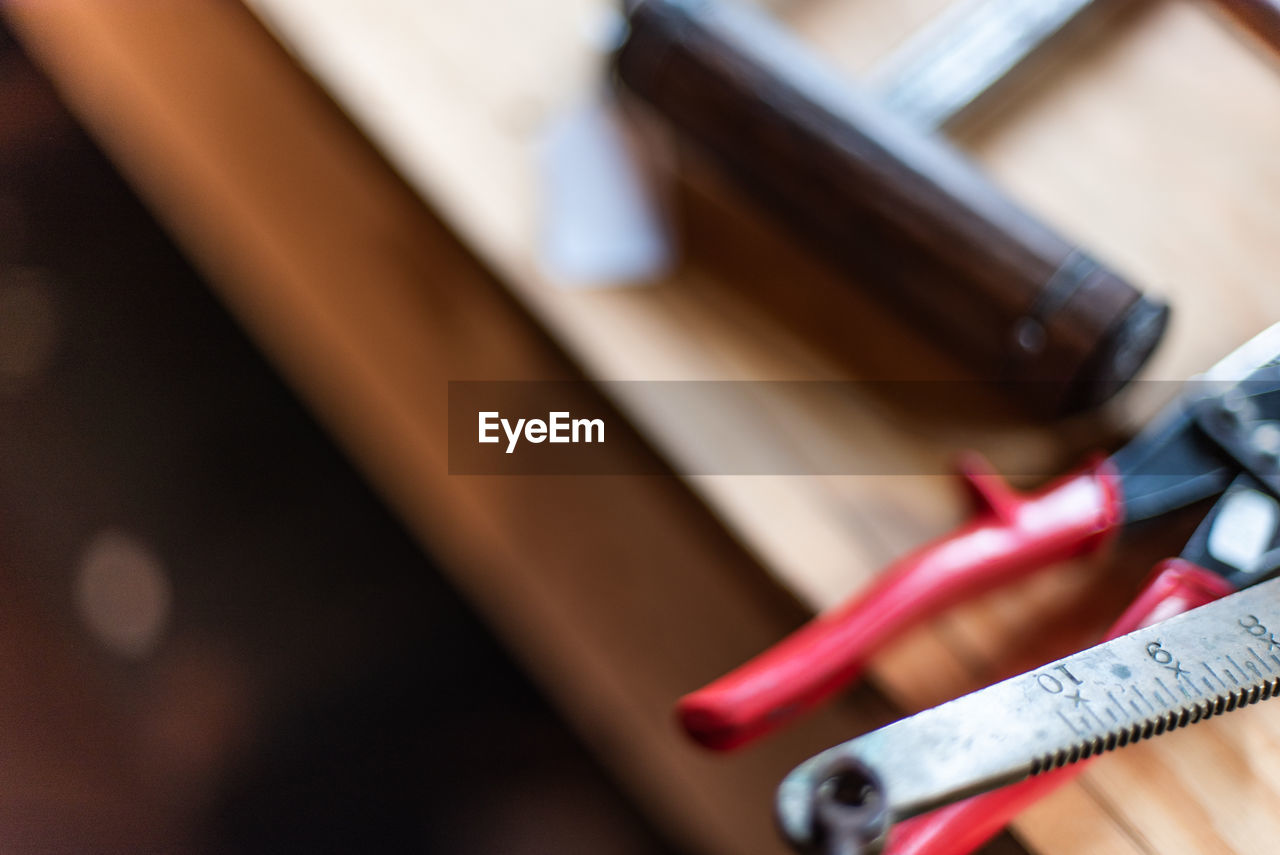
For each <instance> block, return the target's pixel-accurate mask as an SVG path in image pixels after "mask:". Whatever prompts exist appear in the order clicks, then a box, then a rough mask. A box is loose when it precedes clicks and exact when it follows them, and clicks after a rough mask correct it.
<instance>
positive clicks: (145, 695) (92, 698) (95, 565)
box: [0, 33, 672, 855]
mask: <svg viewBox="0 0 1280 855" xmlns="http://www.w3.org/2000/svg"><path fill="white" fill-rule="evenodd" d="M95 574H96V575H95ZM95 579H96V580H97V582H96V583H95V582H94V580H95ZM103 580H105V581H103ZM104 621H105V622H106V626H107V628H106V629H103V626H102V624H103V622H104ZM112 627H115V629H114V630H113V629H112ZM113 632H114V633H115V634H114V635H113ZM0 849H3V850H4V851H8V852H32V851H38V852H84V851H95V852H147V851H166V852H175V851H210V852H273V853H279V852H317V853H323V852H449V853H471V852H476V853H480V852H485V853H511V855H521V853H577V852H583V853H588V852H589V853H592V855H610V853H624V855H641V853H659V852H670V851H672V850H671V849H670V848H669V847H668V846H667V845H666V844H665V843H664V842H663V841H662V840H661V839H660V838H659V837H658V836H657V835H656V834H655V833H654V831H653V830H652V829H650V828H649V827H647V826H646V825H645V824H644V822H643V821H642V820H641V819H640V817H639V816H638V815H637V814H636V813H635V812H634V811H633V810H632V809H631V808H630V806H629V805H628V804H627V802H626V801H625V799H624V798H623V796H622V795H621V794H620V793H619V792H618V791H617V790H616V788H615V787H614V785H613V783H612V782H611V780H610V779H609V778H608V777H607V776H606V775H605V774H604V773H603V771H602V770H601V769H599V768H598V767H597V766H596V765H595V764H594V762H593V760H592V759H591V758H590V756H589V755H588V754H587V753H586V751H585V750H584V749H583V747H582V746H581V745H580V744H579V743H578V742H577V741H576V739H575V737H574V736H573V735H572V734H571V733H570V732H569V731H568V730H567V729H566V727H565V726H564V724H563V723H562V722H561V721H560V720H559V719H558V718H557V717H556V715H555V714H554V713H553V712H552V711H551V710H550V708H549V707H548V706H547V704H546V703H545V701H544V700H543V699H542V698H541V697H540V696H539V695H538V693H537V692H536V691H535V690H534V689H533V688H532V687H531V685H530V684H529V683H528V682H527V680H526V679H525V678H524V677H523V675H522V674H521V673H520V671H519V670H518V669H517V668H516V667H515V666H514V665H513V663H512V661H511V660H510V659H509V658H508V656H507V655H506V654H505V652H504V651H502V650H501V649H500V648H499V647H498V645H497V644H495V642H494V641H493V640H492V639H491V638H490V636H489V635H488V633H487V632H486V630H485V629H484V627H483V626H482V625H481V624H480V623H479V622H478V621H477V620H476V618H475V617H474V616H473V615H472V613H471V612H470V611H469V610H468V609H467V607H466V606H465V605H464V604H463V603H462V602H461V601H460V600H459V598H458V597H457V596H456V595H455V594H454V592H453V591H451V590H450V589H449V588H448V586H447V585H446V584H445V583H444V582H443V581H442V579H441V577H440V575H439V573H438V572H437V570H436V568H435V567H434V566H433V564H432V561H431V559H430V558H429V557H428V556H425V555H424V554H423V552H422V550H420V549H419V548H418V546H417V545H416V544H415V543H413V542H412V541H411V540H410V538H409V537H408V536H407V535H406V534H405V532H404V531H403V530H402V529H401V528H400V527H399V525H398V524H397V523H396V522H395V521H394V520H393V519H391V518H390V517H389V515H388V514H387V512H386V511H385V510H384V508H383V507H382V505H381V504H380V503H379V502H378V500H377V499H376V498H375V497H374V496H373V495H372V494H371V493H370V492H369V491H368V489H367V488H366V487H365V486H364V484H363V482H362V481H361V479H360V478H359V477H358V475H357V474H356V473H355V472H353V471H352V469H351V467H350V466H349V465H348V463H347V462H346V461H345V460H344V459H343V458H342V457H341V456H340V454H339V453H338V452H337V451H336V450H335V449H334V447H333V446H332V444H331V443H330V442H329V441H328V439H327V438H326V437H325V436H324V435H323V434H322V433H321V432H320V430H319V429H318V428H317V427H316V425H315V424H314V423H313V422H312V421H311V419H310V417H309V416H308V415H307V413H306V412H305V411H304V410H303V409H302V408H301V407H300V405H299V404H298V402H297V401H296V400H295V399H294V397H293V396H292V395H291V394H290V392H289V390H288V389H286V388H285V387H284V386H283V385H282V384H281V383H280V381H279V380H278V379H277V378H276V376H275V375H274V374H273V372H272V371H271V370H270V368H269V367H268V366H267V365H266V364H265V363H264V362H263V360H262V358H261V357H260V356H259V355H258V353H257V352H256V351H255V350H254V349H253V347H252V346H251V345H250V344H249V343H248V342H247V340H246V339H245V338H244V336H243V335H242V334H241V333H240V331H239V330H238V328H237V327H236V326H235V324H234V323H233V322H232V320H231V319H230V318H229V317H228V316H227V315H226V313H225V312H224V311H223V309H222V308H221V306H220V305H219V304H218V303H216V301H215V300H214V299H213V298H212V297H211V296H210V294H209V292H208V290H207V288H206V287H205V285H204V284H203V283H202V282H201V280H200V277H199V276H198V275H197V274H196V273H195V272H193V271H192V270H191V268H190V267H189V266H188V265H187V263H186V262H185V261H184V260H183V258H182V257H181V256H180V254H179V253H178V252H177V251H176V250H175V249H174V247H173V246H172V244H171V243H170V242H169V240H168V239H167V238H166V236H165V235H164V234H163V233H162V232H161V230H160V229H159V228H158V227H157V225H156V224H155V222H154V221H153V220H152V219H151V218H150V217H149V215H148V214H147V212H146V211H145V210H144V209H143V208H142V206H141V205H140V204H139V203H138V202H137V200H136V199H135V198H134V197H133V196H132V194H131V193H130V192H129V190H128V189H127V188H126V187H125V186H124V184H123V183H122V182H121V180H120V179H119V178H118V176H117V175H116V174H115V172H114V170H113V169H112V168H111V167H110V165H109V164H108V163H107V162H106V161H105V159H104V158H103V157H102V156H101V155H100V154H99V152H98V151H97V150H96V148H95V147H94V146H93V145H92V144H91V143H90V142H89V141H88V140H87V139H86V137H85V136H84V135H83V134H82V133H81V132H80V130H79V129H78V128H77V127H76V126H75V125H74V123H73V122H72V120H71V119H70V117H68V116H67V115H66V114H65V112H63V110H62V109H61V107H60V106H59V105H58V104H57V101H56V97H55V96H54V94H53V93H52V92H51V91H50V90H49V89H48V88H47V86H46V84H45V83H44V81H43V80H42V79H40V78H39V76H38V75H37V74H36V72H35V71H34V70H33V69H32V67H31V66H30V65H29V63H28V62H27V61H26V59H25V58H24V57H23V56H22V54H21V53H20V51H19V50H18V48H17V47H16V46H15V45H14V43H13V42H12V40H11V39H10V37H9V36H8V34H7V33H0Z"/></svg>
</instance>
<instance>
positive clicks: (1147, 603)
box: [885, 558, 1232, 855]
mask: <svg viewBox="0 0 1280 855" xmlns="http://www.w3.org/2000/svg"><path fill="white" fill-rule="evenodd" d="M1231 591H1232V588H1231V586H1230V585H1229V584H1227V582H1226V581H1225V580H1224V579H1223V578H1222V577H1221V576H1218V575H1217V574H1215V573H1211V572H1210V571H1208V570H1205V569H1204V568H1202V567H1197V566H1196V565H1195V564H1192V563H1190V562H1189V561H1184V560H1182V559H1181V558H1172V559H1169V560H1168V561H1165V562H1163V563H1161V564H1160V565H1159V566H1158V567H1157V568H1156V569H1155V571H1154V572H1153V573H1152V576H1151V577H1150V579H1149V580H1148V582H1147V584H1146V585H1145V586H1144V587H1143V589H1142V593H1141V594H1139V595H1138V598H1137V599H1136V600H1134V601H1133V603H1132V604H1130V606H1129V608H1128V609H1126V610H1125V613H1124V614H1123V615H1121V616H1120V619H1119V620H1117V621H1116V622H1115V624H1114V625H1113V626H1112V627H1111V629H1110V630H1108V631H1107V635H1106V638H1107V639H1111V638H1115V637H1117V636H1120V635H1125V634H1126V633H1130V632H1133V631H1134V630H1136V629H1141V628H1142V627H1144V626H1151V625H1152V624H1156V623H1159V622H1160V621H1162V620H1166V619H1168V618H1171V617H1173V616H1174V615H1176V614H1180V613H1182V612H1185V611H1188V610H1190V609H1194V608H1196V607H1197V606H1202V605H1204V604H1205V603H1209V602H1212V601H1214V600H1216V599H1218V598H1219V597H1224V596H1226V595H1227V594H1229V593H1231ZM1090 762H1092V761H1085V762H1082V763H1076V764H1074V765H1071V766H1067V767H1064V768H1062V769H1058V770H1056V771H1053V772H1050V773H1048V774H1046V775H1040V776H1038V777H1035V778H1030V779H1028V780H1026V781H1023V782H1022V783H1019V784H1014V785H1013V786H1009V787H1005V788H1004V789H1000V790H995V791H993V792H990V793H986V794H984V795H981V796H975V797H973V798H971V799H966V800H965V801H962V802H956V803H955V804H953V805H948V806H947V807H944V808H940V809H938V810H935V811H933V812H931V813H927V814H924V815H923V816H919V817H916V818H914V819H910V820H907V821H906V822H903V823H901V824H899V825H898V826H896V827H895V828H894V829H893V831H892V832H890V836H889V845H888V846H887V847H886V849H885V851H886V853H887V855H968V853H970V852H973V851H974V850H975V849H977V848H978V847H980V846H982V845H983V844H984V843H986V842H988V841H989V840H991V838H993V837H995V836H996V835H997V834H998V833H999V832H1000V830H1001V829H1003V828H1004V827H1005V826H1006V825H1008V824H1009V822H1010V820H1012V819H1013V818H1014V817H1015V816H1017V815H1018V814H1019V813H1020V812H1021V811H1022V810H1023V809H1025V808H1027V807H1029V806H1031V805H1032V804H1033V803H1035V802H1036V801H1038V800H1040V799H1041V798H1043V797H1044V796H1046V795H1048V794H1049V793H1051V792H1052V791H1053V790H1055V789H1057V788H1058V787H1060V786H1062V785H1063V784H1065V783H1066V782H1067V781H1070V780H1071V779H1072V778H1074V777H1075V776H1076V775H1079V774H1080V773H1081V772H1082V771H1083V770H1084V767H1085V766H1086V765H1087V764H1088V763H1090Z"/></svg>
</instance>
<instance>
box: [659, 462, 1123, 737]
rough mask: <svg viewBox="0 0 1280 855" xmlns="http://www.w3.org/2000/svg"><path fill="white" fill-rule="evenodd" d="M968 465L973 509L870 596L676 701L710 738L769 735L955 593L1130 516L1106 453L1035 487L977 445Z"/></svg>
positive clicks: (1036, 563)
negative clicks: (1001, 468) (1002, 469)
mask: <svg viewBox="0 0 1280 855" xmlns="http://www.w3.org/2000/svg"><path fill="white" fill-rule="evenodd" d="M961 474H962V475H963V477H964V478H965V481H966V483H967V484H968V485H969V486H970V488H971V489H972V491H973V494H974V496H975V497H976V498H977V500H978V505H979V507H978V512H977V514H976V515H975V517H974V518H973V519H972V520H971V521H970V522H968V523H967V524H965V525H964V526H962V527H961V528H959V529H957V530H956V531H954V532H952V533H951V534H949V535H947V536H945V537H943V538H941V539H939V540H935V541H933V542H932V543H930V544H928V545H926V546H925V547H923V548H922V549H919V550H917V551H916V552H914V553H912V554H910V555H908V556H906V557H905V558H902V559H901V560H899V561H897V562H896V563H895V564H893V565H892V566H891V567H889V569H888V570H886V571H885V573H884V575H882V576H881V577H880V579H878V580H877V581H876V583H875V584H873V585H872V587H871V588H870V590H868V591H867V592H866V593H864V594H863V595H862V596H861V597H857V598H855V599H854V600H853V601H851V602H849V603H847V604H845V605H843V606H841V607H839V608H837V609H835V610H834V611H831V612H828V613H826V614H823V615H820V616H819V617H817V618H815V619H814V620H812V621H810V622H809V623H808V624H807V625H805V626H803V627H801V628H800V629H799V630H797V631H796V632H795V633H793V634H792V635H790V636H789V637H787V638H785V639H783V640H782V641H781V642H780V643H778V644H777V645H775V646H774V647H772V648H770V649H768V650H766V651H765V652H764V653H762V654H760V655H759V656H757V657H756V658H755V659H752V660H751V661H749V662H747V663H745V664H744V665H741V666H740V667H738V668H737V669H735V670H734V671H731V672H730V673H728V674H726V675H725V676H723V677H721V678H720V679H718V680H716V681H715V682H713V683H711V684H710V685H708V686H706V687H704V688H702V689H699V690H698V691H696V692H693V693H692V694H689V695H686V696H685V697H684V698H682V699H681V700H680V703H679V705H678V706H677V713H678V715H679V717H680V720H681V722H682V723H683V725H684V727H685V729H686V730H687V731H688V732H689V734H690V735H691V736H692V737H693V738H694V739H696V740H697V741H698V742H700V743H702V744H703V745H706V746H707V747H709V748H719V749H729V748H734V747H737V746H739V745H742V744H744V743H746V742H749V741H751V740H752V739H755V738H756V737H759V736H762V735H764V734H765V733H767V732H769V731H770V730H773V729H774V728H776V727H779V726H780V725H782V724H784V723H785V722H787V721H789V720H791V719H793V718H795V717H796V716H797V715H799V714H800V713H802V712H804V711H805V710H807V709H810V708H811V707H813V706H815V705H817V704H818V703H820V702H821V701H823V700H824V699H826V698H827V697H829V696H830V695H831V694H833V693H834V692H836V691H837V690H839V689H841V688H842V687H844V686H845V685H846V684H848V683H849V682H851V681H852V680H853V679H854V678H855V677H857V676H858V674H859V672H861V670H862V668H863V666H864V665H865V664H866V662H867V660H868V659H869V658H870V657H871V655H872V654H873V653H875V651H876V650H878V649H879V648H880V646H881V645H883V644H884V643H885V642H886V641H888V640H889V639H891V638H892V637H894V636H895V635H897V634H898V633H900V632H902V631H903V630H905V629H907V628H909V627H910V626H912V625H913V624H915V623H917V622H919V621H922V620H924V619H926V618H928V617H931V616H932V615H934V614H936V613H938V612H940V611H942V610H943V609H945V608H947V607H948V606H951V605H954V604H955V603H956V602H957V601H959V600H961V599H964V598H967V597H972V596H975V595H977V594H979V593H982V592H983V591H987V590H990V589H993V588H997V587H999V586H1001V585H1004V584H1006V583H1008V582H1010V581H1012V580H1014V579H1016V578H1018V577H1021V576H1025V575H1028V574H1030V573H1032V572H1034V571H1036V570H1039V569H1041V568H1044V567H1046V566H1048V565H1051V564H1053V563H1054V562H1057V561H1061V560H1063V559H1066V558H1070V557H1072V556H1074V555H1079V554H1082V553H1085V552H1090V551H1092V550H1094V549H1097V548H1098V547H1099V546H1101V545H1102V543H1103V542H1105V541H1106V539H1107V535H1108V534H1109V533H1110V532H1112V531H1114V530H1116V529H1117V528H1118V527H1119V525H1120V522H1121V508H1120V495H1119V478H1118V477H1116V476H1115V475H1114V472H1113V470H1112V469H1111V467H1110V464H1108V463H1106V462H1101V463H1098V464H1096V465H1093V466H1090V467H1089V468H1087V469H1086V470H1085V471H1083V472H1080V473H1078V474H1076V475H1071V476H1068V477H1066V478H1064V479H1062V480H1060V481H1057V482H1055V483H1053V484H1050V485H1049V486H1048V487H1045V488H1042V489H1041V490H1039V491H1037V492H1035V493H1031V494H1028V495H1020V494H1018V493H1015V492H1014V491H1013V490H1012V488H1010V487H1009V486H1008V485H1007V484H1005V483H1004V481H1002V480H1001V479H1000V477H999V476H998V475H996V474H995V473H994V472H993V471H992V469H991V467H990V465H989V464H988V463H987V462H986V461H985V460H983V459H982V458H981V457H978V456H977V455H971V456H969V457H968V458H966V460H965V461H964V462H963V465H962V468H961Z"/></svg>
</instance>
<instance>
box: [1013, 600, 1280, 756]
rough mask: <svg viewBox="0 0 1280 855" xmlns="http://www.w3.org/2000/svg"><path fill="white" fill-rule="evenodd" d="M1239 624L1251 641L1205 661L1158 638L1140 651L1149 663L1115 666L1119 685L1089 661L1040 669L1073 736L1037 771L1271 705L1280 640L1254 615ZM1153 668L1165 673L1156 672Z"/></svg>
mask: <svg viewBox="0 0 1280 855" xmlns="http://www.w3.org/2000/svg"><path fill="white" fill-rule="evenodd" d="M1236 623H1237V624H1238V626H1239V628H1240V632H1241V633H1242V634H1243V635H1244V636H1245V637H1246V638H1247V639H1248V640H1247V642H1245V643H1244V644H1243V646H1242V647H1235V646H1234V645H1232V649H1231V650H1216V651H1211V653H1212V655H1210V656H1208V657H1206V659H1205V660H1204V661H1194V660H1184V659H1183V658H1180V657H1179V656H1178V655H1177V653H1176V652H1175V650H1174V649H1171V647H1170V646H1169V645H1168V644H1167V643H1166V642H1165V641H1164V640H1162V639H1161V638H1159V637H1157V638H1154V639H1152V640H1151V641H1149V642H1147V643H1146V644H1144V645H1143V646H1142V649H1143V650H1144V651H1145V652H1146V656H1147V659H1148V660H1149V663H1150V664H1147V665H1144V666H1143V667H1142V668H1133V667H1130V665H1127V664H1124V663H1114V664H1111V665H1110V666H1109V671H1110V675H1111V676H1112V677H1116V678H1119V682H1113V681H1112V680H1110V679H1093V680H1091V679H1090V675H1089V674H1088V673H1087V672H1088V670H1089V666H1090V665H1092V664H1093V663H1091V662H1089V660H1087V659H1086V660H1084V661H1077V662H1073V663H1059V664H1056V665H1053V666H1050V667H1049V668H1047V669H1044V670H1041V671H1038V672H1035V673H1034V674H1033V675H1032V676H1033V677H1034V679H1035V681H1036V685H1038V686H1039V687H1040V689H1041V690H1042V691H1044V692H1046V693H1047V694H1049V695H1052V696H1054V697H1056V698H1060V699H1062V701H1064V702H1067V703H1062V704H1059V705H1057V709H1056V710H1055V713H1056V717H1057V718H1058V719H1059V720H1060V721H1061V722H1062V723H1063V724H1064V725H1065V726H1066V727H1067V728H1068V730H1069V731H1070V734H1071V737H1070V739H1069V744H1068V745H1066V746H1064V747H1063V748H1061V749H1060V750H1058V751H1055V752H1053V753H1052V754H1048V755H1045V756H1042V757H1040V758H1038V759H1037V760H1035V762H1033V764H1032V771H1031V774H1033V775H1036V774H1040V773H1041V772H1045V771H1048V770H1049V769H1055V768H1057V767H1059V766H1064V765H1066V764H1068V763H1074V762H1076V761H1078V760H1083V759H1085V758H1087V757H1090V756H1092V755H1093V754H1098V753H1101V752H1103V751H1110V750H1111V749H1113V748H1118V747H1121V746H1123V745H1126V744H1128V743H1130V742H1135V741H1138V740H1140V739H1146V738H1148V737H1151V736H1155V735H1158V734H1161V733H1163V732H1164V731H1166V730H1172V729H1174V728H1178V727H1182V726H1184V725H1187V724H1192V723H1195V722H1197V721H1200V720H1202V719H1205V718H1209V717H1210V716H1214V715H1219V714H1221V713H1223V712H1228V711H1231V710H1234V709H1235V708H1236V707H1238V706H1245V705H1247V704H1252V703H1256V702H1258V701H1260V700H1265V699H1266V698H1268V697H1270V696H1271V695H1272V694H1273V693H1275V692H1276V691H1277V690H1280V679H1277V675H1280V636H1277V634H1276V633H1275V632H1272V631H1271V629H1270V628H1269V627H1268V625H1267V624H1266V623H1264V622H1263V620H1262V619H1261V618H1259V617H1258V616H1257V615H1254V614H1247V615H1244V616H1243V617H1240V618H1238V619H1237V621H1236ZM1184 662H1185V663H1187V664H1184ZM1082 666H1083V667H1084V668H1085V670H1083V671H1082V670H1080V669H1081V667H1082ZM1152 666H1155V667H1156V668H1158V669H1159V670H1158V671H1156V672H1155V673H1152V670H1151V669H1152ZM1072 668H1074V669H1075V671H1074V672H1073V671H1072ZM1142 671H1145V673H1146V675H1147V676H1146V677H1145V678H1143V677H1141V676H1140V675H1139V672H1142ZM1077 674H1084V675H1085V676H1084V677H1083V678H1082V677H1078V676H1076V675H1077ZM1090 687H1091V688H1090ZM1086 689H1089V694H1090V695H1095V694H1096V696H1097V698H1096V699H1097V700H1098V703H1097V704H1096V705H1095V704H1092V703H1091V699H1090V697H1086V696H1085V693H1084V692H1085V690H1086Z"/></svg>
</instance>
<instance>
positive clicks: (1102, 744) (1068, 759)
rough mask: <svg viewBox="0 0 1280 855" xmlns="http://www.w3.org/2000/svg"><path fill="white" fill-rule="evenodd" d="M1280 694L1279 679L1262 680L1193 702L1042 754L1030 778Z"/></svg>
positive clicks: (1034, 761)
mask: <svg viewBox="0 0 1280 855" xmlns="http://www.w3.org/2000/svg"><path fill="white" fill-rule="evenodd" d="M1277 694H1280V678H1276V679H1274V680H1264V681H1263V682H1261V683H1258V684H1256V685H1253V686H1246V687H1244V688H1242V689H1236V690H1235V691H1231V692H1226V693H1224V694H1220V695H1217V696H1216V697H1214V698H1213V699H1212V700H1205V701H1196V702H1195V703H1193V704H1190V705H1188V706H1184V707H1179V708H1178V709H1174V710H1170V711H1169V712H1167V713H1162V714H1161V715H1158V716H1153V717H1150V718H1145V719H1143V720H1141V721H1137V722H1134V723H1133V724H1132V725H1130V726H1128V727H1124V728H1120V729H1118V730H1112V731H1108V732H1107V733H1105V734H1102V735H1099V736H1095V737H1093V738H1091V739H1085V740H1081V741H1080V742H1076V743H1073V744H1072V745H1069V746H1067V747H1065V748H1060V749H1058V750H1057V751H1055V752H1053V753H1051V754H1044V755H1042V756H1040V757H1037V758H1036V759H1035V760H1033V761H1032V762H1031V774H1032V775H1040V774H1042V773H1044V772H1050V771H1052V770H1054V769H1060V768H1062V767H1063V766H1067V765H1069V764H1071V763H1076V762H1079V761H1081V760H1086V759H1088V758H1089V757H1092V756H1093V755H1095V754H1102V753H1103V752H1106V751H1114V750H1115V749H1117V748H1123V747H1124V746H1126V745H1128V744H1129V743H1131V742H1140V741H1141V740H1143V739H1150V738H1151V737H1153V736H1159V735H1160V734H1162V733H1164V732H1166V731H1169V730H1177V729H1178V728H1180V727H1186V726H1187V725H1191V724H1195V723H1196V722H1200V721H1204V720H1205V719H1207V718H1212V717H1213V716H1215V715H1222V714H1223V713H1227V712H1231V711H1232V710H1234V709H1238V708H1239V707H1247V706H1250V705H1251V704H1256V703H1259V702H1260V701H1265V700H1267V699H1268V698H1272V697H1275V696H1276V695H1277Z"/></svg>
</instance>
